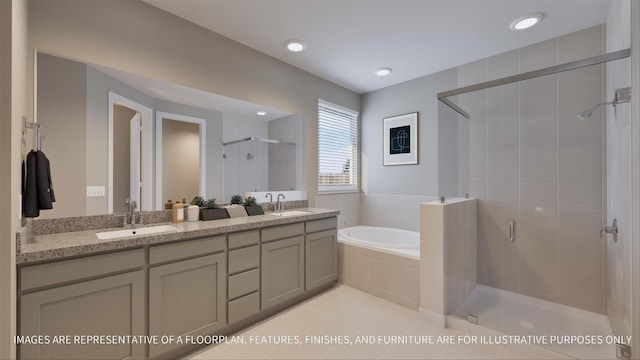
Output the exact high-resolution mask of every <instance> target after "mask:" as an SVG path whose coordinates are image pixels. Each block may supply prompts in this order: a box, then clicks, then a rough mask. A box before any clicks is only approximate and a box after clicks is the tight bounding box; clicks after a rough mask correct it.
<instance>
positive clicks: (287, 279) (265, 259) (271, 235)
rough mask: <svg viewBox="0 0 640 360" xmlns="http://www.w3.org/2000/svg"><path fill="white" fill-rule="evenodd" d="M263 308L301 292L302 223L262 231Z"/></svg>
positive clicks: (302, 289)
mask: <svg viewBox="0 0 640 360" xmlns="http://www.w3.org/2000/svg"><path fill="white" fill-rule="evenodd" d="M261 285H262V301H261V303H262V309H267V308H269V307H272V306H275V305H278V304H281V303H283V302H285V301H287V300H290V299H293V298H295V297H296V296H298V295H301V294H303V293H304V292H305V290H304V223H297V224H291V225H283V226H276V227H272V228H266V229H263V230H262V279H261Z"/></svg>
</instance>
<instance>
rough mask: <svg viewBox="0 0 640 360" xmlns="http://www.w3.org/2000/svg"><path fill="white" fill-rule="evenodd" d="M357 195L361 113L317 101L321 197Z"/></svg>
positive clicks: (319, 188) (319, 186) (319, 191)
mask: <svg viewBox="0 0 640 360" xmlns="http://www.w3.org/2000/svg"><path fill="white" fill-rule="evenodd" d="M356 191H358V112H356V111H353V110H349V109H346V108H343V107H341V106H338V105H335V104H331V103H329V102H326V101H323V100H318V193H331V192H356Z"/></svg>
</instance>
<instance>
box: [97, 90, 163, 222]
mask: <svg viewBox="0 0 640 360" xmlns="http://www.w3.org/2000/svg"><path fill="white" fill-rule="evenodd" d="M108 106H109V115H108V116H109V127H108V130H109V148H108V150H107V155H108V158H109V171H108V179H107V180H108V184H109V185H108V191H107V194H111V196H110V197H109V200H108V212H109V213H126V212H127V211H128V206H129V205H128V203H129V201H128V200H133V201H135V202H136V204H137V209H138V210H142V211H149V210H152V205H153V204H152V198H151V189H152V187H153V185H152V182H151V155H152V151H151V116H152V111H151V109H150V108H148V107H146V106H144V105H142V104H139V103H137V102H135V101H132V100H130V99H127V98H125V97H123V96H120V95H118V94H116V93H114V92H112V91H109V104H108Z"/></svg>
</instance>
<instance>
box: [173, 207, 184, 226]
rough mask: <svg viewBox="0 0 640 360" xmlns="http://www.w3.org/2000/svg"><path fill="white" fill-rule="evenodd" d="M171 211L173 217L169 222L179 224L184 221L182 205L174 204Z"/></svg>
mask: <svg viewBox="0 0 640 360" xmlns="http://www.w3.org/2000/svg"><path fill="white" fill-rule="evenodd" d="M172 210H173V216H172V219H171V221H173V222H174V223H181V222H183V221H184V206H183V205H182V203H179V202H176V203H174V204H173V207H172Z"/></svg>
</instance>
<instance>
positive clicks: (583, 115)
mask: <svg viewBox="0 0 640 360" xmlns="http://www.w3.org/2000/svg"><path fill="white" fill-rule="evenodd" d="M629 101H631V88H630V87H627V88H621V89H616V96H615V97H614V98H613V101H611V102H605V103H601V104H597V105H594V106H592V107H591V108H589V109H587V110H583V111H580V112H579V113H577V114H576V116H577V117H578V118H579V119H580V120H589V119H591V116H593V112H594V111H595V110H596V109H597V108H598V107H599V106H602V105H613V106H614V107H615V106H616V105H618V104H620V103H626V102H629Z"/></svg>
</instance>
